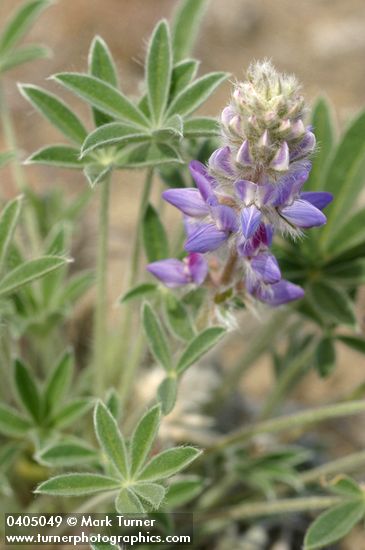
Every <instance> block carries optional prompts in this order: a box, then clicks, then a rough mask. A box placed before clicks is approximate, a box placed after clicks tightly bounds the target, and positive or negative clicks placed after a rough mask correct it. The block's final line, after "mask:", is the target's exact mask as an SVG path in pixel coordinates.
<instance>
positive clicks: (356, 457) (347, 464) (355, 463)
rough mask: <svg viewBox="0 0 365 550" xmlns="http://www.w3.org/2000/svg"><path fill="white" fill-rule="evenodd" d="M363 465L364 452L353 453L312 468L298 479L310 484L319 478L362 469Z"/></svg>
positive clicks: (364, 462) (364, 461)
mask: <svg viewBox="0 0 365 550" xmlns="http://www.w3.org/2000/svg"><path fill="white" fill-rule="evenodd" d="M364 464H365V451H360V452H358V453H353V454H351V455H348V456H345V457H343V458H338V459H337V460H331V462H327V463H326V464H322V465H321V466H317V467H316V468H312V469H311V470H308V471H306V472H303V473H302V474H300V476H299V479H300V481H301V482H302V483H311V482H315V481H318V480H319V479H320V478H321V477H324V476H330V475H337V474H338V473H339V472H340V473H341V474H343V473H345V472H354V471H356V470H357V469H358V468H363V467H364Z"/></svg>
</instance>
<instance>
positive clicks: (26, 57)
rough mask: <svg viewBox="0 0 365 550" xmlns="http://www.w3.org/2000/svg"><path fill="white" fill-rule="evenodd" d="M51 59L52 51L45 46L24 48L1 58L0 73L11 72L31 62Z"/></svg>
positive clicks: (35, 45) (34, 45) (33, 45)
mask: <svg viewBox="0 0 365 550" xmlns="http://www.w3.org/2000/svg"><path fill="white" fill-rule="evenodd" d="M49 57H51V50H50V49H49V48H46V47H45V46H38V45H37V44H32V45H29V46H23V47H21V48H18V49H17V50H15V51H11V52H8V53H6V54H5V55H4V56H3V57H1V56H0V73H4V72H5V71H10V70H11V69H14V68H15V67H18V66H19V65H23V63H28V62H29V61H35V60H36V59H47V58H49Z"/></svg>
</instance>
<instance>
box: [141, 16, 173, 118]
mask: <svg viewBox="0 0 365 550" xmlns="http://www.w3.org/2000/svg"><path fill="white" fill-rule="evenodd" d="M171 70H172V52H171V43H170V31H169V27H168V25H167V22H166V21H164V20H163V21H161V22H160V23H159V24H158V25H157V26H156V28H155V30H154V32H153V34H152V37H151V41H150V44H149V48H148V52H147V61H146V80H147V90H148V104H149V110H150V113H151V115H152V119H153V121H154V122H155V123H157V124H158V123H159V122H160V121H161V119H162V116H163V114H164V112H165V108H166V105H167V100H168V97H169V93H170V83H171Z"/></svg>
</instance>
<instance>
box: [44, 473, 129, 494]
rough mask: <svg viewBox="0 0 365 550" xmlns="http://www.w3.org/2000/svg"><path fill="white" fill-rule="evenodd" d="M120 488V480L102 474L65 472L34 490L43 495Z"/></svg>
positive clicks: (89, 492)
mask: <svg viewBox="0 0 365 550" xmlns="http://www.w3.org/2000/svg"><path fill="white" fill-rule="evenodd" d="M119 488H120V480H119V479H115V478H113V477H108V476H104V475H101V474H64V475H59V476H55V477H51V478H50V479H47V481H44V482H43V483H41V484H40V485H38V487H37V488H36V490H35V491H34V492H35V493H37V494H42V495H54V496H70V497H71V496H82V495H90V494H93V493H100V492H103V491H115V490H116V489H119Z"/></svg>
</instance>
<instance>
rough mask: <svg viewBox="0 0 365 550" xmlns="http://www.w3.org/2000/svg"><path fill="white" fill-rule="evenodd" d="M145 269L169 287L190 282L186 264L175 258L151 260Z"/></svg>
mask: <svg viewBox="0 0 365 550" xmlns="http://www.w3.org/2000/svg"><path fill="white" fill-rule="evenodd" d="M146 269H147V270H148V271H149V272H150V273H152V275H154V276H155V277H156V278H157V279H159V280H160V281H161V282H163V283H164V284H165V285H166V286H168V287H169V288H177V287H179V286H183V285H186V284H188V283H189V282H190V280H189V279H190V277H189V273H188V269H187V266H186V265H185V264H184V262H180V260H176V259H175V258H168V259H166V260H159V261H157V262H152V263H150V264H148V265H147V268H146Z"/></svg>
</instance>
